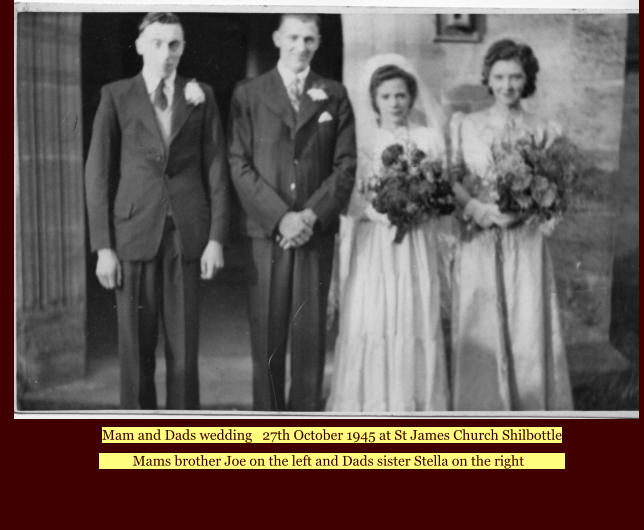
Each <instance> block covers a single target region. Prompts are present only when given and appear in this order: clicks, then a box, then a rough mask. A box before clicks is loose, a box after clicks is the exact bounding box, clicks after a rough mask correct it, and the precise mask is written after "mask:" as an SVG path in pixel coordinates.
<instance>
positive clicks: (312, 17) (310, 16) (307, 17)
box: [277, 13, 322, 34]
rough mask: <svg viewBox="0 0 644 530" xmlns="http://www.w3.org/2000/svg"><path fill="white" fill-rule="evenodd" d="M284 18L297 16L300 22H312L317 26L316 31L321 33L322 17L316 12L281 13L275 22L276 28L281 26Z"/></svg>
mask: <svg viewBox="0 0 644 530" xmlns="http://www.w3.org/2000/svg"><path fill="white" fill-rule="evenodd" d="M286 18H297V19H298V20H301V21H302V22H313V23H314V24H315V25H316V26H317V28H318V33H320V34H321V33H322V17H320V15H318V14H316V13H282V14H281V15H280V19H279V23H278V24H277V29H280V28H281V27H282V24H283V23H284V19H286Z"/></svg>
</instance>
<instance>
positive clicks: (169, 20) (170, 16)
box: [139, 13, 183, 35]
mask: <svg viewBox="0 0 644 530" xmlns="http://www.w3.org/2000/svg"><path fill="white" fill-rule="evenodd" d="M156 22H158V23H159V24H179V26H181V29H183V25H182V24H181V20H179V17H178V16H177V15H175V14H174V13H148V14H147V15H145V16H144V17H143V20H141V23H140V24H139V35H141V33H143V30H144V29H145V28H147V27H148V26H149V25H150V24H155V23H156Z"/></svg>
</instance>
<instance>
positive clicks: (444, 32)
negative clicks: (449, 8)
mask: <svg viewBox="0 0 644 530" xmlns="http://www.w3.org/2000/svg"><path fill="white" fill-rule="evenodd" d="M484 23H485V15H464V14H444V15H436V38H435V40H436V41H443V42H480V41H481V39H482V38H483V29H484V28H483V26H484Z"/></svg>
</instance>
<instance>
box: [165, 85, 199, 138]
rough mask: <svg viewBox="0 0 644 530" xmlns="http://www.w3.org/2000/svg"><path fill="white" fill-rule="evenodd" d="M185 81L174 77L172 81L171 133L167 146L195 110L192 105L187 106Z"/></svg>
mask: <svg viewBox="0 0 644 530" xmlns="http://www.w3.org/2000/svg"><path fill="white" fill-rule="evenodd" d="M185 86H186V80H185V79H184V78H183V77H179V76H176V78H175V81H174V98H173V103H172V132H171V134H170V141H169V142H168V145H171V144H172V141H173V140H174V139H175V138H176V136H177V134H179V131H181V128H182V127H183V126H184V124H185V123H186V120H187V119H188V116H190V113H191V112H192V110H193V109H194V108H195V107H194V105H189V104H188V102H187V101H186V97H185V95H184V88H185Z"/></svg>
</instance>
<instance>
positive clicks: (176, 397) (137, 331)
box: [116, 219, 199, 410]
mask: <svg viewBox="0 0 644 530" xmlns="http://www.w3.org/2000/svg"><path fill="white" fill-rule="evenodd" d="M122 267H123V285H122V287H121V288H120V289H117V291H116V305H117V315H118V331H119V355H120V364H121V407H122V408H125V409H156V408H158V407H157V397H156V390H155V385H154V369H155V355H154V353H155V350H156V346H157V339H158V335H159V329H158V328H159V320H161V322H162V324H163V331H164V339H165V360H166V372H167V374H166V383H167V399H166V408H168V409H181V410H186V409H198V408H199V379H198V365H197V351H198V346H199V318H198V317H199V314H198V310H199V308H198V300H199V299H198V286H199V262H198V261H196V260H193V261H186V260H184V259H183V258H182V257H181V246H180V242H179V234H178V232H177V230H176V229H175V227H174V223H173V222H172V220H171V219H168V221H167V222H166V227H165V230H164V234H163V240H162V242H161V246H160V248H159V253H158V255H157V257H156V258H155V259H154V260H151V261H123V262H122ZM159 317H161V318H159Z"/></svg>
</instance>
